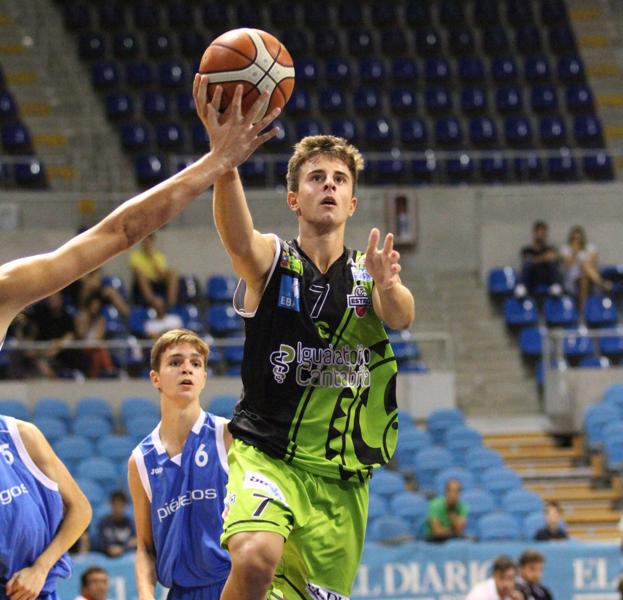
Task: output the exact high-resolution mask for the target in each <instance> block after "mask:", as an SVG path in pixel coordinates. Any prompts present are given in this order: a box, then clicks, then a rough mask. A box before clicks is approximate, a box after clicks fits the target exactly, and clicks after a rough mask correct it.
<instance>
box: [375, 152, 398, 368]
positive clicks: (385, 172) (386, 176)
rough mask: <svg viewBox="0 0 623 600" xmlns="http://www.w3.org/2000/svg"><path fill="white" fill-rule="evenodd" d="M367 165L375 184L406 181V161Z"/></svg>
mask: <svg viewBox="0 0 623 600" xmlns="http://www.w3.org/2000/svg"><path fill="white" fill-rule="evenodd" d="M371 143H373V142H371ZM377 143H378V144H380V145H381V146H383V145H387V144H388V143H389V142H377ZM369 165H370V170H369V173H370V174H371V176H372V180H373V181H374V182H375V183H378V184H385V183H392V182H393V183H399V182H402V181H404V180H405V179H406V176H407V169H408V165H407V162H406V161H404V160H402V159H400V158H385V159H381V160H374V161H370V162H369ZM399 364H400V362H399Z"/></svg>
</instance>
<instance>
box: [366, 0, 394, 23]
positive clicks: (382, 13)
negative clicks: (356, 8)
mask: <svg viewBox="0 0 623 600" xmlns="http://www.w3.org/2000/svg"><path fill="white" fill-rule="evenodd" d="M370 16H371V20H372V22H373V23H374V24H375V25H376V26H377V27H380V28H382V29H385V28H388V27H394V26H396V25H398V9H397V6H396V5H395V4H393V3H391V2H390V3H387V2H385V1H384V0H375V1H374V2H372V4H371V6H370Z"/></svg>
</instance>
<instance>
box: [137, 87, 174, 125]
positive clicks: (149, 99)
mask: <svg viewBox="0 0 623 600" xmlns="http://www.w3.org/2000/svg"><path fill="white" fill-rule="evenodd" d="M170 112H171V103H170V98H169V95H168V94H164V93H162V92H155V91H151V90H148V91H146V92H144V93H143V115H144V116H145V117H146V118H147V119H149V120H150V121H156V120H159V119H165V118H166V117H168V116H169V114H170Z"/></svg>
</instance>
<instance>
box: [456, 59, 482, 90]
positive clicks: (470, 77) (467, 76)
mask: <svg viewBox="0 0 623 600" xmlns="http://www.w3.org/2000/svg"><path fill="white" fill-rule="evenodd" d="M458 72H459V78H460V79H461V81H463V82H464V83H480V82H482V81H483V80H484V78H485V65H484V63H483V61H482V59H481V58H479V57H478V56H465V57H464V58H461V59H460V60H459V66H458Z"/></svg>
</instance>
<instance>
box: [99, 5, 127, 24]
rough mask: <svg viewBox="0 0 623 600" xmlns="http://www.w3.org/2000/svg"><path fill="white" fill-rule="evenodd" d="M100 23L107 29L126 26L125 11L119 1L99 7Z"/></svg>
mask: <svg viewBox="0 0 623 600" xmlns="http://www.w3.org/2000/svg"><path fill="white" fill-rule="evenodd" d="M99 24H100V27H101V28H102V29H103V30H104V31H106V30H111V29H120V28H121V27H124V26H125V11H124V10H123V7H122V6H121V5H119V4H117V3H107V4H103V5H102V6H100V7H99Z"/></svg>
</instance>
